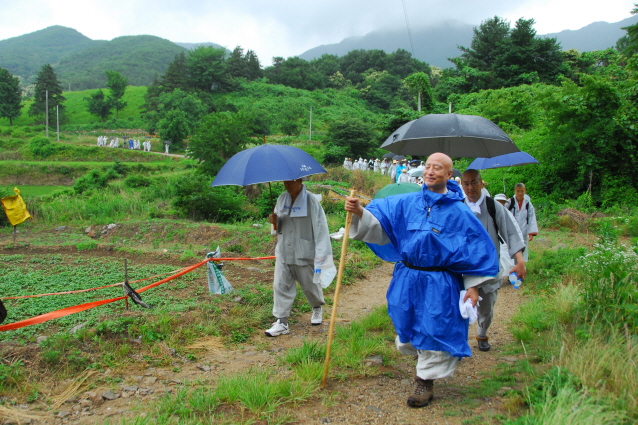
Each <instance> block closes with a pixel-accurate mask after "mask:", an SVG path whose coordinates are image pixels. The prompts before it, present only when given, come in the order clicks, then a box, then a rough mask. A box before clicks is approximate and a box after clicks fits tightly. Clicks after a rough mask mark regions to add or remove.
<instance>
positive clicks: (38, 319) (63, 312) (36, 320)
mask: <svg viewBox="0 0 638 425" xmlns="http://www.w3.org/2000/svg"><path fill="white" fill-rule="evenodd" d="M274 258H275V257H255V258H207V259H205V260H203V261H200V262H199V263H197V264H193V265H192V266H188V267H185V268H183V269H182V270H180V271H179V272H177V273H175V274H174V275H172V276H168V277H166V278H164V279H162V280H159V281H157V282H155V283H151V284H150V285H146V286H144V287H143V288H140V289H138V290H137V292H138V293H139V292H144V291H148V290H149V289H151V288H154V287H156V286H159V285H161V284H162V283H166V282H168V281H170V280H173V279H176V278H178V277H180V276H182V275H184V274H186V273H188V272H191V271H193V270H195V269H196V268H198V267H201V266H203V265H204V264H206V263H208V262H209V261H231V260H272V259H274ZM126 298H127V296H126V295H124V296H122V297H117V298H111V299H108V300H101V301H93V302H90V303H86V304H80V305H75V306H72V307H66V308H63V309H60V310H56V311H52V312H50V313H45V314H41V315H39V316H35V317H31V318H30V319H25V320H21V321H19V322H14V323H9V324H7V325H2V326H0V332H4V331H12V330H15V329H20V328H24V327H25V326H31V325H37V324H40V323H44V322H48V321H49V320H53V319H58V318H60V317H64V316H69V315H71V314H75V313H79V312H81V311H85V310H89V309H91V308H94V307H98V306H101V305H104V304H109V303H112V302H115V301H120V300H123V299H126Z"/></svg>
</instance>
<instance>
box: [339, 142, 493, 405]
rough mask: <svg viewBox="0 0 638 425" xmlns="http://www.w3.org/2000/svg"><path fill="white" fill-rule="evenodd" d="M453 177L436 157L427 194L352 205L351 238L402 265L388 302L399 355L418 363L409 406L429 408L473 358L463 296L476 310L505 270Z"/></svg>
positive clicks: (445, 161)
mask: <svg viewBox="0 0 638 425" xmlns="http://www.w3.org/2000/svg"><path fill="white" fill-rule="evenodd" d="M451 177H452V160H451V159H450V157H449V156H447V155H445V154H442V153H435V154H432V155H431V156H430V157H429V158H428V160H427V162H426V164H425V170H424V171H423V180H424V182H425V184H424V186H423V190H422V191H420V192H413V193H406V194H402V195H395V196H389V197H387V198H383V199H376V200H374V201H372V202H371V203H370V205H368V207H367V208H366V209H363V208H362V207H361V205H360V204H359V200H358V198H350V197H348V198H347V199H346V205H345V209H346V211H349V212H352V213H353V214H354V217H353V221H352V227H351V229H350V231H351V233H350V237H351V238H353V239H358V240H363V241H364V242H367V243H368V245H369V246H370V248H371V249H372V250H373V251H374V253H375V254H377V255H378V256H379V257H381V258H382V259H383V260H386V261H393V262H397V264H396V266H395V268H394V273H393V277H392V281H391V282H390V287H389V288H388V293H387V295H386V298H387V300H388V314H389V315H390V318H391V319H392V323H393V324H394V327H395V329H396V332H397V339H396V345H397V348H398V349H399V352H401V353H403V354H408V355H417V356H418V361H417V365H416V377H415V382H416V388H415V391H414V393H413V394H412V395H411V396H410V397H409V398H408V406H410V407H424V406H427V405H428V404H429V403H430V401H431V400H432V398H433V397H434V391H433V384H434V379H441V378H445V377H448V376H452V375H453V374H454V370H455V369H456V365H457V363H458V360H459V359H460V358H462V357H469V356H471V355H472V351H471V349H470V346H469V344H468V342H467V339H468V326H469V323H468V320H467V319H463V317H462V316H461V312H460V309H459V301H460V300H459V298H460V294H461V290H463V289H464V288H465V289H467V292H466V294H465V296H464V298H463V300H462V301H463V302H465V301H466V300H468V299H469V300H471V303H472V305H473V306H475V305H476V303H477V301H478V290H477V288H476V286H477V285H479V284H480V283H482V282H483V281H485V280H487V279H489V278H491V277H493V276H495V275H496V274H497V273H498V271H499V265H498V257H497V255H496V248H495V247H494V244H493V243H492V240H491V239H490V237H489V235H488V234H487V232H486V231H485V229H484V228H483V226H482V225H481V223H480V222H479V221H478V219H477V218H476V217H475V216H474V214H473V213H472V212H471V211H470V209H469V208H468V207H467V206H466V205H465V204H464V203H463V194H462V192H461V188H460V187H459V185H458V184H456V183H454V182H451V181H450V182H448V180H449V179H450V178H451Z"/></svg>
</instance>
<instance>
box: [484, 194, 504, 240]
mask: <svg viewBox="0 0 638 425" xmlns="http://www.w3.org/2000/svg"><path fill="white" fill-rule="evenodd" d="M485 206H486V207H487V212H488V213H489V215H490V217H492V222H493V223H494V228H495V229H496V236H497V237H498V241H499V242H500V243H503V242H505V241H504V240H503V238H501V235H500V234H499V233H498V224H497V223H496V205H495V204H494V198H492V197H490V196H486V197H485Z"/></svg>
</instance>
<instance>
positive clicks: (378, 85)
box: [358, 70, 411, 111]
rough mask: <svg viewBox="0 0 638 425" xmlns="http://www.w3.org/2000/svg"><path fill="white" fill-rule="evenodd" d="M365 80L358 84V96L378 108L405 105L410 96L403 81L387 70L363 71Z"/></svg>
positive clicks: (388, 108)
mask: <svg viewBox="0 0 638 425" xmlns="http://www.w3.org/2000/svg"><path fill="white" fill-rule="evenodd" d="M364 75H365V80H364V81H363V82H362V83H361V84H359V86H358V87H359V90H360V96H361V97H362V98H363V99H365V100H367V101H368V103H370V104H371V105H374V106H376V107H377V108H379V109H383V110H385V111H389V110H390V109H396V108H402V107H406V106H407V102H409V101H410V100H411V99H410V98H411V96H410V94H409V92H408V90H407V87H406V86H405V85H404V84H403V81H401V79H400V78H399V77H397V76H396V75H392V74H390V73H389V72H388V71H374V70H369V71H367V72H365V73H364Z"/></svg>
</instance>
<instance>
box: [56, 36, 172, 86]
mask: <svg viewBox="0 0 638 425" xmlns="http://www.w3.org/2000/svg"><path fill="white" fill-rule="evenodd" d="M183 51H184V48H183V47H180V46H178V45H177V44H175V43H173V42H171V41H168V40H166V39H163V38H160V37H155V36H154V35H134V36H124V37H118V38H114V39H113V40H111V41H107V42H105V43H100V44H99V45H96V46H94V47H90V48H88V49H85V50H83V51H81V52H78V53H75V54H73V55H69V56H66V57H64V58H62V59H61V60H60V62H59V64H58V65H56V66H54V69H55V71H56V73H57V74H58V78H59V79H60V82H61V83H62V86H63V87H65V88H68V85H69V84H71V89H72V90H86V89H94V88H99V87H104V86H105V84H106V76H105V75H104V71H107V70H115V71H120V73H121V74H122V75H124V76H125V77H127V78H128V82H129V84H130V85H132V86H147V85H149V84H151V82H152V81H153V76H154V75H155V74H158V75H159V74H162V73H164V71H165V70H166V67H167V66H168V64H169V63H171V61H172V60H173V59H174V58H175V55H177V54H179V53H180V52H183Z"/></svg>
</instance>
